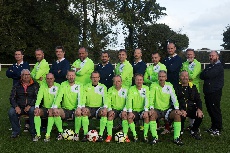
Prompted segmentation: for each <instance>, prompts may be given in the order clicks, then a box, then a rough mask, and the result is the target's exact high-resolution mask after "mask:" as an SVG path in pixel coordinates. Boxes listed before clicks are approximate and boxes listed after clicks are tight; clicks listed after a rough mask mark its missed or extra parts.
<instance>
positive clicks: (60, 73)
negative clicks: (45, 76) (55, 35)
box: [50, 46, 70, 84]
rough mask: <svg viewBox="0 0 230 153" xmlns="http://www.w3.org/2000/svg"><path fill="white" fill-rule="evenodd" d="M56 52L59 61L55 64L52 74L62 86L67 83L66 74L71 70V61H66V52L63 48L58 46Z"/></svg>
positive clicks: (51, 70)
mask: <svg viewBox="0 0 230 153" xmlns="http://www.w3.org/2000/svg"><path fill="white" fill-rule="evenodd" d="M55 51H56V56H57V61H55V62H53V64H52V67H51V69H50V73H53V74H54V78H55V82H57V83H59V84H61V83H62V82H64V81H66V74H67V71H68V70H69V69H70V64H69V61H68V60H67V59H65V50H64V47H63V46H57V47H56V48H55Z"/></svg>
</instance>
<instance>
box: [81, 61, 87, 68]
mask: <svg viewBox="0 0 230 153" xmlns="http://www.w3.org/2000/svg"><path fill="white" fill-rule="evenodd" d="M85 63H86V60H84V61H83V62H81V64H80V67H81V68H82V67H84V66H85Z"/></svg>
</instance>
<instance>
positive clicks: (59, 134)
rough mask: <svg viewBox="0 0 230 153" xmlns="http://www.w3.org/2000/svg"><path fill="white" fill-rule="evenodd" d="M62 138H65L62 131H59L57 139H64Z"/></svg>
mask: <svg viewBox="0 0 230 153" xmlns="http://www.w3.org/2000/svg"><path fill="white" fill-rule="evenodd" d="M62 138H63V137H62V133H60V132H59V133H58V136H57V138H56V139H57V140H62Z"/></svg>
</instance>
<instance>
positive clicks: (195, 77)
mask: <svg viewBox="0 0 230 153" xmlns="http://www.w3.org/2000/svg"><path fill="white" fill-rule="evenodd" d="M181 70H186V71H188V74H189V80H190V81H191V82H192V83H193V84H195V85H196V88H197V90H198V92H200V73H201V64H200V62H198V61H197V60H196V59H194V61H193V62H192V63H189V61H186V62H184V63H183V65H182V68H181Z"/></svg>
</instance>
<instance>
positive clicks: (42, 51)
mask: <svg viewBox="0 0 230 153" xmlns="http://www.w3.org/2000/svg"><path fill="white" fill-rule="evenodd" d="M39 50H40V51H42V53H44V52H43V50H42V49H41V48H37V49H36V50H35V52H36V51H39Z"/></svg>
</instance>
